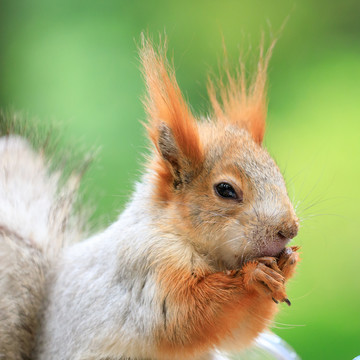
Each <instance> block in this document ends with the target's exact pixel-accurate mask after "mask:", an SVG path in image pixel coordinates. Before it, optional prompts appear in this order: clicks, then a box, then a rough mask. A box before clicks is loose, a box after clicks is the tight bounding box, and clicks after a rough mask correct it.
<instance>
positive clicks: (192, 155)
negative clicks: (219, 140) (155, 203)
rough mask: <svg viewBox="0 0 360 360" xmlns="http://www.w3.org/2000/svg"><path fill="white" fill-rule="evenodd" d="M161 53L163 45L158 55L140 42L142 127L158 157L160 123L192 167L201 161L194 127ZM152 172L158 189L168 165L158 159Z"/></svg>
mask: <svg viewBox="0 0 360 360" xmlns="http://www.w3.org/2000/svg"><path fill="white" fill-rule="evenodd" d="M165 52H166V44H164V46H163V48H162V49H161V48H160V49H159V51H155V50H154V47H153V45H152V43H151V42H150V41H149V40H147V39H145V37H143V38H142V48H141V50H140V58H141V62H142V66H143V74H144V77H145V81H146V86H147V97H146V99H145V102H144V103H145V109H146V112H147V114H148V124H147V125H145V126H146V128H147V130H148V133H149V136H150V139H151V140H152V142H153V143H154V145H155V147H156V148H157V150H158V152H159V153H160V151H159V146H158V138H159V126H160V124H161V122H164V123H165V124H167V125H168V126H169V128H170V129H171V131H172V133H173V136H174V138H175V141H176V143H177V145H178V147H179V149H180V151H181V152H182V155H183V156H184V157H185V158H186V159H188V160H190V161H191V162H192V163H193V164H194V165H196V164H199V163H201V162H202V160H203V151H202V147H201V143H200V138H199V132H198V127H197V123H196V121H195V119H194V117H193V115H192V114H191V111H190V109H189V108H188V106H187V104H186V102H185V100H184V98H183V96H182V94H181V91H180V89H179V86H178V84H177V82H176V78H175V74H174V70H173V69H172V67H171V66H170V65H169V63H168V61H167V59H166V57H165ZM160 168H161V169H160ZM156 169H157V170H158V172H159V173H160V174H159V175H160V176H159V178H160V185H161V183H163V184H162V185H164V183H165V184H166V183H167V181H168V178H169V174H170V172H169V168H168V164H166V163H165V162H164V161H163V160H162V159H161V158H160V159H158V161H157V164H156ZM163 188H164V187H163Z"/></svg>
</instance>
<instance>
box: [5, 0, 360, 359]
mask: <svg viewBox="0 0 360 360" xmlns="http://www.w3.org/2000/svg"><path fill="white" fill-rule="evenodd" d="M287 17H289V19H288V21H287V24H286V26H285V28H284V30H283V31H282V33H281V36H280V40H279V42H278V44H277V46H276V48H275V52H274V56H273V58H272V61H271V65H270V71H269V80H270V87H269V116H268V131H267V136H266V140H265V144H266V146H267V148H268V149H269V151H270V153H271V154H272V155H273V156H274V157H275V159H276V160H277V162H278V164H279V166H280V168H281V169H282V170H283V171H284V173H285V178H286V180H287V182H288V185H289V193H290V195H291V196H292V197H293V198H294V203H295V204H297V203H298V214H299V216H300V217H301V218H302V228H301V231H300V234H299V236H298V237H297V238H296V240H295V241H294V242H295V243H296V244H300V245H301V246H302V262H301V264H300V266H299V270H298V274H297V276H296V278H295V279H294V280H293V281H292V282H291V284H290V286H289V295H290V299H291V301H292V303H293V305H292V306H291V307H290V308H287V307H285V306H282V305H281V306H280V307H281V311H280V314H279V316H278V317H277V319H276V323H275V324H274V331H275V332H276V333H277V334H279V335H280V336H281V337H283V338H284V339H285V340H287V341H288V342H289V343H290V344H291V345H292V346H293V347H294V348H295V349H296V350H297V352H298V353H299V354H300V356H301V357H303V358H304V359H352V358H353V357H355V356H356V355H359V354H360V280H359V269H360V260H359V259H360V258H359V253H360V236H359V222H360V218H359V214H360V210H359V208H360V207H359V202H360V190H359V189H360V181H359V180H360V160H359V156H360V110H359V108H360V107H359V100H360V2H359V1H358V0H344V1H332V0H330V1H329V0H327V1H325V0H318V1H313V0H301V1H279V0H272V1H260V0H247V1H242V0H241V1H240V0H239V1H235V0H233V1H230V0H225V1H212V0H207V1H203V0H201V1H177V2H175V1H173V2H172V1H120V0H119V1H107V0H103V1H100V0H99V1H91V0H86V1H85V0H83V1H77V0H72V1H70V0H61V1H57V0H56V1H55V0H52V1H50V0H31V1H30V0H23V1H19V0H0V107H2V108H6V109H9V108H12V109H17V110H23V111H24V112H25V113H28V114H29V115H30V116H37V117H38V118H39V119H40V121H42V122H48V121H55V122H60V123H61V124H63V126H62V128H64V139H66V141H68V140H69V139H72V140H69V141H70V142H71V141H74V140H75V141H76V142H78V143H79V144H82V145H84V146H85V147H89V148H90V147H93V146H101V152H100V155H99V156H98V159H97V161H96V163H95V165H94V166H93V167H92V169H91V170H90V172H89V173H88V174H87V177H86V179H85V187H84V194H85V198H91V199H92V203H93V204H96V209H95V213H94V217H93V220H94V221H101V222H102V223H104V224H107V223H109V222H110V221H112V220H114V218H115V217H116V214H117V213H118V212H119V211H120V209H121V208H122V207H123V205H124V203H125V201H126V199H127V198H128V196H129V193H130V192H131V189H132V186H133V183H134V181H135V180H136V179H138V178H139V174H140V170H141V162H142V159H143V158H142V154H143V153H144V152H145V151H146V147H145V146H146V141H145V137H144V131H143V129H142V127H141V125H140V122H139V120H144V119H145V114H144V111H143V109H142V105H141V101H140V98H141V96H142V94H143V92H144V86H143V83H142V79H141V75H140V72H139V69H138V68H139V62H138V58H137V50H136V43H138V42H139V38H140V36H139V35H140V32H141V31H148V32H149V34H153V35H154V36H157V34H158V33H159V32H160V33H163V32H164V30H165V31H166V33H167V35H168V38H169V54H170V56H173V57H174V62H175V66H176V70H177V77H178V81H179V84H180V86H181V88H182V90H183V92H184V93H185V95H186V97H187V98H188V99H189V102H190V103H191V106H192V108H193V109H194V112H195V113H197V114H201V113H202V114H206V113H207V106H208V99H207V96H206V91H205V85H206V77H207V73H208V72H209V70H211V69H216V68H217V66H218V62H219V59H221V57H222V38H224V40H225V43H226V45H227V48H228V51H229V54H230V57H231V58H233V59H235V60H236V58H237V56H238V54H239V52H240V49H243V52H245V53H250V54H255V53H256V52H257V45H258V43H259V39H260V34H261V31H262V30H264V31H265V33H266V34H268V35H270V34H271V32H273V33H275V34H276V33H277V32H278V30H279V29H280V28H281V25H282V24H283V23H284V21H285V19H286V18H287ZM269 24H270V25H269ZM249 44H252V48H250V45H249ZM251 57H252V55H250V56H249V59H251ZM66 141H65V140H64V142H65V143H66Z"/></svg>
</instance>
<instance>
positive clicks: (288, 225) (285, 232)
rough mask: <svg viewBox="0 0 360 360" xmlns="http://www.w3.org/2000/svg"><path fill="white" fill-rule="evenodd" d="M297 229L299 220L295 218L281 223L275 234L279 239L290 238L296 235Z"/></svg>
mask: <svg viewBox="0 0 360 360" xmlns="http://www.w3.org/2000/svg"><path fill="white" fill-rule="evenodd" d="M298 231H299V220H298V219H297V218H296V219H294V220H291V221H287V222H285V223H283V224H282V225H281V227H280V228H279V229H278V232H277V235H278V237H279V238H280V239H292V238H294V237H295V236H296V235H297V233H298Z"/></svg>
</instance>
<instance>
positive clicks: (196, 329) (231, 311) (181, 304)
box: [159, 263, 276, 358]
mask: <svg viewBox="0 0 360 360" xmlns="http://www.w3.org/2000/svg"><path fill="white" fill-rule="evenodd" d="M256 266H257V264H255V263H249V264H248V265H245V266H244V267H243V269H242V270H241V272H239V275H237V274H235V273H234V272H228V273H224V272H217V273H205V272H204V271H200V272H199V273H197V274H196V275H193V274H191V273H190V272H187V271H186V270H179V269H177V268H175V267H174V268H170V269H169V267H167V268H166V269H164V270H163V271H160V273H159V282H161V285H162V286H163V291H162V292H163V298H164V300H163V301H164V302H165V303H166V305H165V306H166V307H167V309H168V312H169V314H175V316H169V318H168V319H166V324H164V328H162V329H161V330H159V339H160V340H159V356H160V357H161V358H169V357H171V358H176V355H179V354H181V356H183V357H184V358H186V357H190V358H191V357H192V356H195V355H196V354H197V353H201V352H202V351H204V350H206V349H209V348H212V347H215V346H217V345H219V344H220V343H221V342H222V341H223V340H224V339H226V338H229V337H230V338H231V335H232V333H233V332H234V331H236V330H237V328H239V326H241V325H242V324H245V323H246V331H245V334H244V335H243V336H242V337H241V339H240V341H241V342H242V347H243V346H244V345H248V344H249V343H250V342H251V340H252V339H253V338H254V337H256V335H257V334H258V333H260V332H261V331H262V330H263V329H264V328H265V327H266V326H267V325H268V322H269V321H270V320H271V319H272V317H273V315H274V314H275V312H276V306H275V304H274V303H273V301H272V299H271V296H269V294H267V293H263V294H259V293H258V292H257V291H256V290H255V288H254V287H253V285H252V283H251V281H250V278H251V276H252V275H251V274H252V273H253V272H254V269H255V268H256ZM170 311H171V312H170ZM233 340H234V342H236V341H239V339H235V338H233Z"/></svg>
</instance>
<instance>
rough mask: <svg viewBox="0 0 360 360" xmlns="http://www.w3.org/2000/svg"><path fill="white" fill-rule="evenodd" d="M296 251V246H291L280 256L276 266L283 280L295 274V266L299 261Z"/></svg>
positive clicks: (297, 248)
mask: <svg viewBox="0 0 360 360" xmlns="http://www.w3.org/2000/svg"><path fill="white" fill-rule="evenodd" d="M297 250H299V247H298V246H292V247H288V248H285V249H284V250H283V251H282V253H281V254H280V257H279V260H278V262H277V266H278V267H279V269H280V271H281V273H282V275H283V276H284V278H285V280H288V279H290V278H291V277H292V275H293V274H294V272H295V267H296V264H297V263H298V261H299V254H298V253H297Z"/></svg>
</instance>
